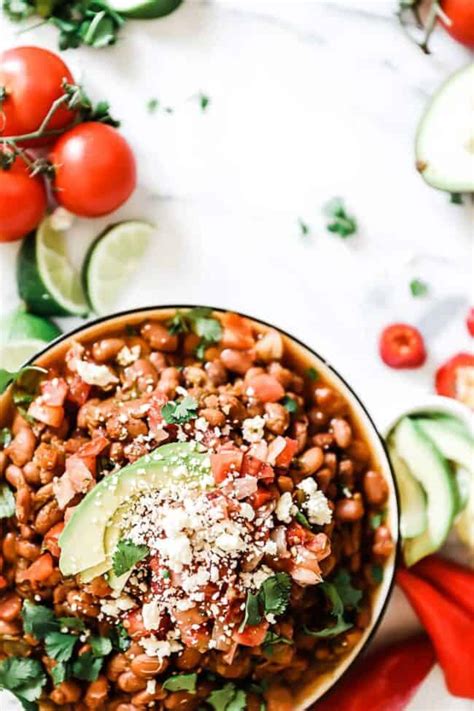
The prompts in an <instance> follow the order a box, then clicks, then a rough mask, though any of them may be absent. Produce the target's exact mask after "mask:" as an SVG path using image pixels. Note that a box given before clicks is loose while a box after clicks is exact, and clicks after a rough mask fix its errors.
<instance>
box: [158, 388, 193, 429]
mask: <svg viewBox="0 0 474 711" xmlns="http://www.w3.org/2000/svg"><path fill="white" fill-rule="evenodd" d="M197 407H198V403H197V400H195V399H194V398H193V397H191V395H186V397H184V398H183V399H182V400H181V401H180V402H167V403H166V405H164V406H163V408H162V410H161V414H162V415H163V418H164V419H165V421H166V422H167V423H168V424H169V425H183V424H184V423H185V422H188V421H189V420H192V419H193V418H195V417H196V415H197Z"/></svg>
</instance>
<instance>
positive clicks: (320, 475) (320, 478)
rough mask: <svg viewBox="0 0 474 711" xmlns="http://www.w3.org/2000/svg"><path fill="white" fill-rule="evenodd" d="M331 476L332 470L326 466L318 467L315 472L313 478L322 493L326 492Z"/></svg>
mask: <svg viewBox="0 0 474 711" xmlns="http://www.w3.org/2000/svg"><path fill="white" fill-rule="evenodd" d="M333 476H334V472H332V471H331V470H330V469H328V468H327V467H323V468H322V469H319V470H318V471H317V472H316V474H315V479H316V481H317V482H318V486H319V488H320V489H321V491H322V492H323V493H326V491H327V490H328V486H329V484H330V483H331V480H332V478H333Z"/></svg>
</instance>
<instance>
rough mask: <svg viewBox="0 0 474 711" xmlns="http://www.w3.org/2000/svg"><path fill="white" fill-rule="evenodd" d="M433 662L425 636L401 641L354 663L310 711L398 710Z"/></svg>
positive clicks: (431, 649) (404, 704)
mask: <svg viewBox="0 0 474 711" xmlns="http://www.w3.org/2000/svg"><path fill="white" fill-rule="evenodd" d="M434 662H435V654H434V650H433V647H432V645H431V643H430V641H429V639H428V638H427V637H425V636H417V637H411V638H410V639H404V640H401V641H400V642H397V643H396V644H394V645H391V646H390V647H385V648H384V649H380V650H378V651H377V652H374V653H373V654H371V655H370V656H369V657H366V658H364V659H362V660H361V661H359V662H358V663H357V664H355V665H354V667H352V668H351V671H350V672H349V673H348V674H346V675H345V676H344V678H343V679H342V681H341V682H340V683H339V684H338V685H337V686H336V687H335V689H334V690H333V691H331V692H330V693H329V694H327V696H325V697H324V698H323V699H321V701H318V702H317V703H316V705H315V707H314V711H388V710H389V711H402V709H404V708H405V707H406V705H407V704H408V702H409V701H410V699H411V698H412V696H413V695H414V694H415V692H416V690H417V688H418V687H419V685H420V684H421V682H422V681H423V679H424V678H425V677H426V676H427V674H428V673H429V671H430V670H431V668H432V666H433V664H434Z"/></svg>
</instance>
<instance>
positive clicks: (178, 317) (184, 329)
mask: <svg viewBox="0 0 474 711" xmlns="http://www.w3.org/2000/svg"><path fill="white" fill-rule="evenodd" d="M167 326H168V331H169V333H171V334H172V335H173V336H174V335H176V334H177V333H189V329H190V325H189V321H188V317H187V316H186V314H185V313H184V312H183V311H177V312H176V313H175V315H174V316H173V318H172V319H170V320H169V321H168V324H167Z"/></svg>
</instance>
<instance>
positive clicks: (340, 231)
mask: <svg viewBox="0 0 474 711" xmlns="http://www.w3.org/2000/svg"><path fill="white" fill-rule="evenodd" d="M323 212H324V214H325V215H326V217H329V218H331V221H330V222H328V224H327V225H326V228H327V230H328V231H329V232H332V233H333V234H337V235H339V236H340V237H342V238H343V239H345V238H346V237H350V236H351V235H353V234H355V233H356V232H357V222H356V219H355V217H353V216H352V215H349V214H348V213H347V211H346V208H345V206H344V202H343V201H342V199H341V198H338V197H336V198H333V199H332V200H330V201H329V202H328V203H326V205H325V206H324V209H323Z"/></svg>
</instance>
